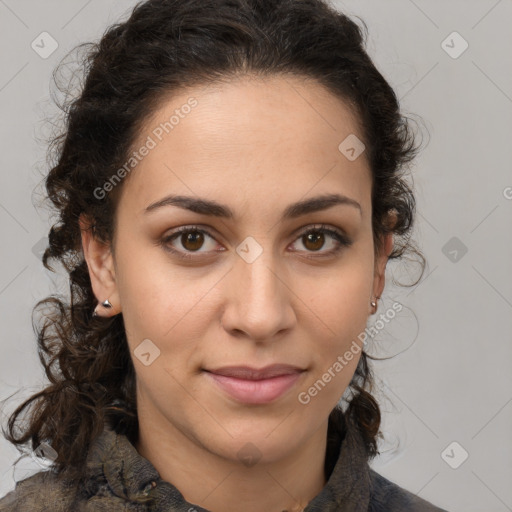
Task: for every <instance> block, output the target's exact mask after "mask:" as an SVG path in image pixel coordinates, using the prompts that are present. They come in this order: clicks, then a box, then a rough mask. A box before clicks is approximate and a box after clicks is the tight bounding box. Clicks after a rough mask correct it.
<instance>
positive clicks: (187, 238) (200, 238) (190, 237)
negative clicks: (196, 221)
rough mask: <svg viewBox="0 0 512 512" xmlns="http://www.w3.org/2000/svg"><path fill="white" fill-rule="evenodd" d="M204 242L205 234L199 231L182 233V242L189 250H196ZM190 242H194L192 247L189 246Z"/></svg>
mask: <svg viewBox="0 0 512 512" xmlns="http://www.w3.org/2000/svg"><path fill="white" fill-rule="evenodd" d="M203 242H204V235H203V233H200V232H199V231H191V232H189V233H184V234H183V235H181V243H182V244H183V247H185V248H186V249H187V250H189V251H196V250H197V249H200V248H201V246H202V245H203ZM188 243H192V247H190V246H187V244H188Z"/></svg>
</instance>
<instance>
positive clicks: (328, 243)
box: [294, 224, 352, 258]
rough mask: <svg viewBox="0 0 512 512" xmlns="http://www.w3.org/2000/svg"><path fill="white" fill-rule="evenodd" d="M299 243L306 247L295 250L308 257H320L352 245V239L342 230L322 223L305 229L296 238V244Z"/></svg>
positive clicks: (330, 255) (332, 254) (328, 255)
mask: <svg viewBox="0 0 512 512" xmlns="http://www.w3.org/2000/svg"><path fill="white" fill-rule="evenodd" d="M297 243H300V244H301V245H302V246H303V248H304V249H297V248H295V249H294V251H295V252H302V253H305V254H304V256H305V257H307V258H320V257H332V256H334V255H335V254H337V253H338V252H340V251H341V250H342V249H343V248H345V247H349V246H350V245H352V240H351V239H350V238H349V237H348V236H347V235H346V234H345V233H343V232H342V231H339V230H338V229H333V228H329V227H327V226H325V225H323V224H322V225H321V226H318V227H313V228H310V229H308V230H307V231H304V232H303V233H302V235H300V236H299V238H297V239H296V241H295V244H297ZM322 249H323V250H322ZM308 253H309V254H308ZM315 253H318V254H315Z"/></svg>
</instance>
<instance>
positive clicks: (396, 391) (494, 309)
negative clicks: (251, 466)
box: [0, 0, 512, 512]
mask: <svg viewBox="0 0 512 512" xmlns="http://www.w3.org/2000/svg"><path fill="white" fill-rule="evenodd" d="M133 5H135V2H133V1H120V0H101V1H100V0H89V1H86V0H80V1H78V0H73V1H70V0H66V1H64V0H46V1H45V2H39V1H35V0H20V1H16V2H15V1H14V0H0V41H1V47H2V51H1V54H0V59H1V60H0V64H1V68H0V111H1V112H2V123H1V137H0V140H1V141H2V142H1V144H2V151H1V163H2V169H1V171H0V180H1V181H0V228H1V230H2V233H1V237H2V243H1V249H0V255H1V263H2V265H1V269H0V311H1V315H2V338H1V341H0V343H1V348H2V358H1V360H0V399H4V398H6V397H7V396H8V395H10V394H12V393H13V392H15V391H17V390H21V392H20V393H19V394H18V395H16V397H15V399H11V400H10V401H9V402H8V406H7V407H6V408H5V409H4V410H3V412H2V418H1V419H2V422H4V421H5V415H6V413H7V412H10V411H12V410H13V408H14V405H16V404H18V403H19V402H20V401H21V399H22V398H24V397H27V396H28V395H30V394H32V393H33V392H35V391H36V390H38V389H40V387H41V386H42V385H43V383H44V374H43V372H42V369H41V367H40V363H39V360H38V357H37V353H36V345H35V336H34V334H33V331H32V326H31V320H30V313H31V310H32V308H33V306H34V304H35V302H36V301H37V300H39V299H41V298H43V297H46V296H47V295H49V294H50V293H52V292H54V291H55V290H54V286H62V281H60V283H59V281H56V278H55V277H53V276H51V275H49V273H47V272H46V271H45V270H44V268H43V266H42V264H41V263H40V261H39V256H38V255H39V252H40V250H41V247H43V246H44V243H45V240H44V237H45V236H46V235H47V232H48V229H49V226H50V221H51V218H50V219H48V211H47V209H45V208H43V207H40V206H38V207H37V208H36V207H35V206H37V205H38V204H39V203H40V199H41V196H40V193H41V191H42V189H41V188H40V182H41V179H42V177H43V175H44V172H45V170H46V169H47V166H46V162H45V150H46V148H45V145H44V137H46V136H47V135H48V134H49V133H50V132H51V129H52V127H51V126H49V125H48V123H46V121H45V120H46V118H48V117H49V116H52V115H54V114H55V113H56V112H57V110H56V108H55V107H54V106H52V103H51V101H50V99H49V83H50V75H51V72H52V70H53V68H54V66H55V65H56V64H57V62H58V61H59V60H60V58H61V57H62V56H63V55H64V54H65V53H67V51H68V50H70V49H71V48H72V47H73V46H74V45H76V44H78V43H80V42H83V41H89V40H94V39H96V38H98V37H99V36H100V35H101V34H102V32H103V30H104V29H105V28H106V27H107V26H108V25H109V24H111V23H113V22H115V21H116V20H117V19H118V18H119V17H120V16H122V15H124V14H126V13H128V11H129V10H130V8H131V7H132V6H133ZM335 5H337V6H338V7H339V8H340V9H342V10H344V11H345V12H346V13H347V14H352V15H356V16H360V17H361V18H362V19H363V20H365V21H366V23H367V24H368V27H369V33H370V37H369V41H368V51H369V53H370V55H371V56H372V57H373V58H374V60H375V62H376V64H377V66H378V67H379V69H380V70H381V72H382V73H383V74H384V76H385V77H386V78H387V79H388V80H389V81H390V83H391V85H392V86H393V87H394V88H395V90H396V92H397V95H398V97H399V98H400V101H401V104H402V107H403V109H404V111H405V112H406V113H412V114H416V115H418V116H420V117H421V118H422V119H423V121H424V125H425V127H426V128H423V131H424V132H425V130H428V132H429V134H430V136H429V135H428V134H427V135H426V139H425V145H424V146H426V147H425V148H424V150H423V152H422V153H421V155H420V156H419V158H418V159H417V161H416V163H415V164H414V166H413V169H412V170H413V175H414V184H415V187H416V193H417V199H418V210H419V216H418V223H417V228H416V231H415V238H416V240H418V242H419V245H420V247H421V249H422V250H423V252H424V253H425V255H426V257H427V259H428V267H427V270H426V273H425V277H424V279H423V280H422V282H420V283H419V284H418V285H416V286H415V287H412V288H399V287H394V286H392V284H391V282H390V281H389V282H388V285H387V287H386V291H385V294H384V296H383V299H382V303H381V304H380V310H381V311H385V310H386V309H387V308H388V307H389V306H390V305H391V303H392V301H393V300H399V301H400V302H401V303H402V304H403V305H404V306H405V308H404V313H403V314H402V315H401V316H400V318H397V320H396V321H394V322H392V323H390V325H389V327H388V329H386V330H385V331H382V332H381V333H379V337H378V339H377V341H378V343H379V345H378V346H379V347H381V348H385V349H386V350H377V348H375V352H374V353H376V354H378V355H380V356H385V355H392V354H398V353H400V355H396V357H394V358H392V359H391V360H388V361H384V362H378V363H376V364H375V367H374V368H375V372H376V374H377V377H378V380H377V382H378V386H379V388H380V390H381V391H380V392H379V393H378V396H379V397H380V400H381V406H382V409H383V416H384V418H383V420H384V423H383V427H384V433H385V436H386V440H385V442H384V443H383V444H382V445H381V449H382V452H383V453H382V455H381V456H380V457H379V458H378V459H376V460H375V461H374V462H373V463H372V466H373V467H374V468H375V469H376V470H377V471H379V472H380V473H381V474H383V475H384V476H385V477H387V478H389V479H391V480H393V481H394V482H396V483H398V484H399V485H401V486H403V487H405V488H407V489H409V490H410V491H412V492H414V493H417V494H419V495H420V496H421V497H423V498H425V499H427V500H429V501H432V502H434V503H435V504H437V505H439V506H442V507H443V508H446V509H448V510H450V511H453V512H455V511H466V512H472V511H474V512H476V511H486V512H504V511H507V510H512V487H511V486H510V482H511V478H512V443H511V442H510V439H511V433H512V403H511V402H512V372H511V371H510V368H511V362H512V343H510V342H511V335H510V333H511V331H512V277H511V274H512V273H511V265H510V263H511V261H512V230H511V220H512V199H511V198H512V172H511V164H510V162H512V143H511V138H510V136H511V126H512V125H511V120H512V72H511V67H510V62H511V52H510V49H511V48H512V46H511V43H512V32H511V31H510V30H509V28H510V24H511V22H512V2H511V1H510V0H499V1H496V0H480V1H476V0H473V1H462V0H458V1H454V0H451V1H444V0H443V1H442V0H436V1H428V2H427V1H426V0H415V1H412V0H387V1H385V2H384V1H382V0H365V1H362V0H351V1H345V2H336V3H335ZM356 21H357V20H356ZM454 31H456V32H458V33H459V34H460V36H461V37H462V38H464V40H466V41H467V43H468V44H469V47H468V48H467V50H466V51H465V52H464V53H462V54H461V55H460V56H458V57H457V58H453V56H454V55H456V53H454V52H457V53H458V52H459V50H460V49H461V48H462V46H461V45H462V40H461V39H460V38H458V36H455V38H454V37H453V36H451V37H450V38H448V39H447V37H448V36H449V35H450V34H452V32H454ZM42 32H48V33H49V34H51V36H52V37H53V38H54V39H55V40H56V41H57V43H58V45H59V46H58V48H57V50H56V51H55V52H54V53H53V54H52V55H51V56H49V57H48V58H46V59H43V58H42V57H41V56H40V55H39V54H38V53H36V52H35V51H34V50H33V49H32V47H31V43H32V42H33V41H34V40H36V42H37V40H38V39H36V38H38V36H39V35H40V34H41V33H42ZM39 40H40V39H39ZM445 40H446V42H445V43H444V44H443V41H445ZM450 47H451V48H450ZM447 51H448V52H451V54H452V56H450V55H449V53H447ZM427 143H428V144H427ZM454 237H455V238H454ZM450 240H451V241H450ZM466 250H467V252H465V251H466ZM388 275H389V277H391V276H392V275H396V276H400V275H402V276H403V267H402V266H400V265H396V264H392V265H390V267H389V271H388ZM64 283H65V282H64ZM64 289H65V288H64ZM375 346H376V347H377V345H375ZM454 442H455V443H457V444H452V443H454ZM466 452H467V454H468V458H467V459H466V460H465V461H464V462H462V460H463V456H464V454H465V453H466ZM17 455H18V452H17V451H16V449H15V448H13V447H12V446H11V445H10V444H8V443H7V442H6V441H5V440H4V439H3V438H0V496H3V495H4V494H5V493H6V492H7V491H8V490H11V489H12V488H13V487H14V480H15V479H16V480H18V479H20V478H22V477H25V476H26V475H28V474H31V473H33V472H35V471H37V470H40V469H41V468H40V467H39V466H37V465H36V464H35V463H34V462H33V461H32V459H30V458H27V459H25V460H24V462H22V463H20V464H18V466H17V469H16V472H15V473H13V469H12V463H13V461H14V460H15V458H16V457H17ZM461 462H462V463H461ZM449 463H450V464H449ZM452 466H458V467H457V468H456V469H454V467H452Z"/></svg>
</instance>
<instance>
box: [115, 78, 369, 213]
mask: <svg viewBox="0 0 512 512" xmlns="http://www.w3.org/2000/svg"><path fill="white" fill-rule="evenodd" d="M354 135H355V136H356V137H358V138H359V139H362V138H363V136H362V133H361V130H360V128H359V123H358V119H357V117H356V116H355V115H354V113H353V112H352V110H351V109H350V107H349V106H348V105H347V103H346V102H344V101H342V100H341V99H339V98H338V97H336V96H334V95H333V94H331V93H330V92H329V91H327V90H326V89H325V88H324V87H323V86H322V85H320V84H318V83H317V82H315V81H313V80H305V79H302V78H298V77H294V76H272V77H265V78H262V77H243V78H237V79H233V80H231V81H229V82H225V83H220V84H214V85H209V86H198V87H192V88H188V89H183V90H180V91H179V92H177V93H174V94H173V95H172V96H169V97H168V98H166V99H165V100H164V101H162V102H161V103H160V106H159V108H158V110H157V111H156V112H155V114H154V115H152V116H151V118H149V119H148V120H146V122H145V123H144V126H143V128H142V129H141V131H140V134H139V137H138V140H137V141H136V143H135V144H134V147H133V149H134V151H136V152H138V153H139V154H140V153H141V152H143V153H144V156H143V157H139V159H138V162H137V164H136V166H135V167H134V169H133V170H132V171H130V173H129V176H128V178H129V179H127V180H126V181H127V182H126V183H125V184H124V185H125V186H123V189H124V188H126V191H125V190H123V193H122V195H123V196H125V200H128V201H129V202H130V206H131V209H132V210H133V209H135V210H136V211H137V212H142V210H143V209H144V207H145V206H147V205H148V204H149V203H150V202H152V201H154V200H155V199H158V198H159V196H163V195H165V193H171V192H173V193H186V194H187V195H198V196H201V197H211V196H212V194H213V193H214V192H215V196H216V197H217V198H218V197H219V195H221V196H222V198H223V199H225V201H223V202H226V201H229V200H231V201H230V202H232V201H233V200H234V199H236V198H238V199H239V200H242V199H243V200H244V201H245V202H247V201H249V200H250V198H251V197H252V196H254V195H258V194H262V195H263V196H264V197H265V199H266V200H271V199H277V198H278V196H283V195H289V196H294V199H296V200H297V199H299V198H300V197H302V196H304V195H305V194H307V192H308V190H310V189H312V188H315V189H316V192H340V193H343V194H345V195H351V196H357V198H358V200H359V201H361V202H364V201H365V197H364V196H368V191H369V186H370V183H371V178H370V172H369V169H368V166H367V161H366V158H365V156H366V155H365V154H364V153H363V154H362V155H361V156H360V157H359V158H357V159H356V160H354V161H350V160H349V159H347V158H346V156H344V154H342V152H341V151H340V149H339V146H340V143H342V141H344V140H345V139H346V138H347V137H349V136H351V137H353V136H354ZM144 146H146V147H147V148H150V149H149V150H145V151H141V149H142V148H143V147H144ZM333 188H334V189H336V190H333ZM366 199H367V197H366Z"/></svg>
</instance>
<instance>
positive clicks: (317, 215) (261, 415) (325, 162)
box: [92, 77, 386, 461]
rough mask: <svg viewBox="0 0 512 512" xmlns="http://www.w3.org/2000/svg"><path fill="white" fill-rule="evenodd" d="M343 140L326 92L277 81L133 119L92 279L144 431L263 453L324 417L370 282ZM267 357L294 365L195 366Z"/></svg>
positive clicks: (374, 284) (366, 199) (363, 173)
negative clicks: (124, 344)
mask: <svg viewBox="0 0 512 512" xmlns="http://www.w3.org/2000/svg"><path fill="white" fill-rule="evenodd" d="M172 116H174V117H172ZM166 122H167V125H165V123H166ZM354 135H355V136H357V137H358V138H359V139H362V134H361V133H360V131H359V129H358V127H357V124H356V122H355V119H354V117H353V116H352V114H351V113H350V111H349V110H348V108H347V107H346V106H345V105H344V104H343V103H342V102H341V101H340V100H339V99H337V98H336V97H334V96H332V95H331V94H330V93H328V92H327V91H326V90H325V89H323V88H322V87H321V86H320V85H318V84H316V83H313V82H304V81H301V80H299V79H298V78H291V77H287V78H283V77H273V78H266V79H264V80H263V79H262V80H256V79H253V80H250V79H243V80H239V81H233V82H232V83H230V84H229V85H220V86H216V87H215V88H213V87H209V88H200V87H197V88H193V89H189V90H187V91H183V92H181V93H180V94H179V95H175V96H174V97H173V98H172V99H171V100H169V101H168V102H167V103H165V104H163V105H162V106H161V108H160V110H158V112H157V114H156V115H155V116H154V117H152V118H151V120H149V121H148V122H147V124H146V126H145V128H144V130H143V131H142V132H141V134H140V137H139V140H138V142H137V144H136V145H135V150H136V151H138V154H139V157H137V158H138V159H139V160H140V161H139V162H138V164H137V166H136V167H135V168H134V169H133V170H131V172H130V174H129V175H128V176H127V177H126V178H125V179H124V180H125V181H124V182H123V183H122V185H118V186H122V187H123V188H122V193H121V196H120V200H119V204H118V210H117V216H116V226H115V228H116V234H115V239H114V250H115V252H114V256H113V258H111V256H110V254H108V255H106V257H105V259H104V263H105V267H106V268H109V269H110V273H108V274H109V276H110V275H111V277H112V279H111V280H110V278H109V277H106V276H107V273H98V275H99V276H104V277H96V275H93V276H92V280H93V288H94V291H95V294H96V296H97V298H98V299H99V300H104V299H105V298H107V297H108V298H109V300H110V302H112V304H114V309H115V310H116V311H117V312H122V314H123V318H124V323H125V327H126V332H127V338H128V343H129V347H130V351H131V355H132V359H133V363H134V366H135V370H136V374H137V399H138V409H139V417H144V418H146V420H147V421H148V422H151V425H152V428H153V429H154V431H159V432H167V433H168V432H171V431H175V432H180V433H181V434H183V435H184V436H185V437H186V438H187V439H188V440H189V441H192V442H193V443H194V444H195V445H197V446H198V447H201V448H203V449H206V450H207V451H209V452H210V453H213V454H217V455H219V456H221V457H223V458H227V459H231V460H237V459H240V458H241V457H242V456H243V455H244V454H245V452H247V451H249V452H251V450H252V451H253V452H255V453H254V454H253V455H254V456H257V457H258V458H259V459H263V460H266V461H272V460H277V459H278V458H280V457H283V456H284V455H285V454H286V453H290V451H291V450H293V449H294V448H297V447H298V446H300V445H301V443H303V442H304V441H305V440H306V439H307V438H308V437H310V436H311V435H312V434H313V433H314V432H315V431H317V430H318V429H319V427H321V426H323V425H325V423H326V420H327V418H328V415H329V413H330V411H331V410H332V409H333V408H334V406H335V405H336V403H337V402H338V401H339V399H340V397H341V395H342V394H343V392H344V390H345V389H346V387H347V386H348V384H349V382H350V380H351V378H352V376H353V374H354V371H355V369H356V366H357V363H358V360H359V357H360V349H361V348H362V342H361V340H360V339H359V338H358V335H359V334H360V333H361V332H362V331H364V329H365V327H366V321H367V317H368V315H369V314H370V313H371V306H370V301H371V300H372V299H373V297H374V295H375V294H377V295H379V294H380V291H381V290H382V287H383V285H384V282H383V278H382V273H383V271H384V267H385V262H386V257H385V256H379V258H378V259H375V258H374V245H373V238H372V225H371V216H372V209H371V175H370V170H369V167H368V163H367V161H366V158H365V156H366V155H365V154H364V152H363V153H362V154H361V155H360V156H359V157H358V158H355V159H354V156H357V151H358V150H359V149H360V148H359V147H355V153H354V152H352V151H351V150H350V149H348V150H347V148H346V147H345V146H342V149H343V150H344V153H342V152H341V150H340V149H339V146H340V143H342V142H343V141H344V140H345V139H346V138H347V137H349V136H352V137H353V136H354ZM148 137H149V138H148ZM354 140H355V139H353V138H352V139H349V141H352V146H354V142H353V141H354ZM345 144H347V143H345ZM143 146H145V147H146V150H144V149H141V148H142V147H143ZM140 149H141V150H140ZM139 150H140V151H139ZM345 155H349V156H350V157H351V158H347V156H345ZM128 167H129V166H127V168H128ZM177 196H180V197H181V198H182V199H181V200H179V201H175V202H174V204H173V201H172V199H171V198H172V197H177ZM331 196H332V197H334V196H339V197H338V199H337V200H332V201H327V202H325V203H323V202H322V200H318V201H313V199H315V198H325V197H331ZM332 197H331V199H332ZM184 198H186V199H184ZM213 203H215V205H213ZM322 225H324V226H325V228H326V229H328V230H332V233H331V232H329V231H326V232H322V231H318V229H319V228H320V227H321V226H322ZM184 227H187V228H188V229H189V230H190V231H189V232H188V233H185V234H177V235H176V236H174V237H173V238H170V237H171V236H172V235H174V234H176V230H177V229H178V228H184ZM311 228H316V229H317V231H313V232H312V233H310V234H309V235H305V233H306V232H307V231H308V230H310V229H311ZM338 234H339V237H338ZM166 239H167V240H166ZM347 352H350V353H351V354H352V357H351V358H350V356H349V355H348V354H347ZM345 354H347V356H345ZM276 364H278V365H292V366H293V367H294V368H286V369H284V370H283V369H282V368H281V370H279V369H277V370H276V372H275V374H279V375H281V376H278V377H275V376H274V377H273V378H271V377H272V375H274V374H267V378H266V379H260V380H259V381H255V380H247V378H248V377H249V375H248V374H247V373H245V374H244V373H236V372H232V374H231V377H229V376H226V375H225V376H224V377H222V376H219V375H217V376H215V373H213V372H214V371H218V372H219V373H222V370H221V369H222V368H224V369H225V368H227V367H242V366H243V367H250V368H252V369H256V370H259V369H263V368H264V367H267V366H269V365H276ZM224 373H229V372H224ZM283 373H287V375H283ZM237 376H238V378H237ZM240 377H243V378H242V379H241V378H240ZM254 377H264V375H252V378H254ZM247 443H250V444H247ZM256 454H257V455H256ZM249 456H251V454H250V453H249Z"/></svg>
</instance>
